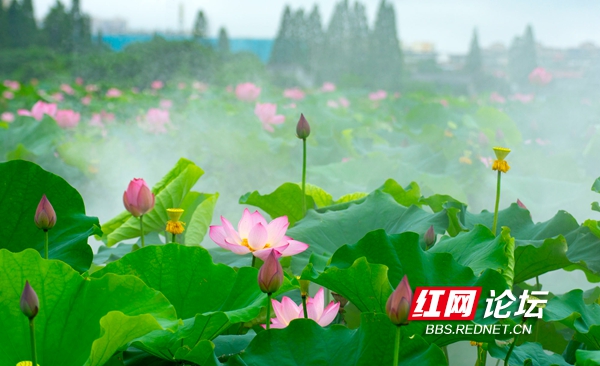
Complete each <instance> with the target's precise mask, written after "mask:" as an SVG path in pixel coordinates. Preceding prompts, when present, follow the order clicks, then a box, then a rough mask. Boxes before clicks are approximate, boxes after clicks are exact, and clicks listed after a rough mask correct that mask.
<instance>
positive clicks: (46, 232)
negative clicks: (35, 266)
mask: <svg viewBox="0 0 600 366" xmlns="http://www.w3.org/2000/svg"><path fill="white" fill-rule="evenodd" d="M44 236H45V237H46V240H45V243H44V253H45V254H46V259H48V230H44Z"/></svg>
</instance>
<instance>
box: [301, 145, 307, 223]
mask: <svg viewBox="0 0 600 366" xmlns="http://www.w3.org/2000/svg"><path fill="white" fill-rule="evenodd" d="M302 214H303V215H302V216H306V139H302Z"/></svg>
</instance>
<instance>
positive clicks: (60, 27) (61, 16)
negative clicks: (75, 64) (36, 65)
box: [43, 0, 74, 52]
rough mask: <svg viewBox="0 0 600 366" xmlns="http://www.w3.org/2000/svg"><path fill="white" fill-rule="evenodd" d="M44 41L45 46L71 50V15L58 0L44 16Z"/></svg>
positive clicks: (65, 50)
mask: <svg viewBox="0 0 600 366" xmlns="http://www.w3.org/2000/svg"><path fill="white" fill-rule="evenodd" d="M43 30H44V36H45V39H44V41H45V42H44V43H45V44H46V46H48V47H50V48H52V49H55V50H59V51H62V52H71V51H72V50H73V34H74V32H73V23H72V17H71V15H70V14H69V13H67V10H66V9H65V6H64V5H63V3H62V2H60V0H57V1H56V4H54V6H53V7H52V8H50V11H49V12H48V14H47V15H46V18H44V27H43Z"/></svg>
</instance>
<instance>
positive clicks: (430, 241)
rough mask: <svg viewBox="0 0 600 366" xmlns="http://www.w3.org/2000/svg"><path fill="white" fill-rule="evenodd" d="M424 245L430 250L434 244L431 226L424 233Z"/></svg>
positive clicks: (433, 232)
mask: <svg viewBox="0 0 600 366" xmlns="http://www.w3.org/2000/svg"><path fill="white" fill-rule="evenodd" d="M424 239H425V245H426V246H427V248H431V247H432V246H433V245H434V244H435V239H436V237H435V230H433V225H431V226H430V227H429V229H427V231H426V232H425V236H424Z"/></svg>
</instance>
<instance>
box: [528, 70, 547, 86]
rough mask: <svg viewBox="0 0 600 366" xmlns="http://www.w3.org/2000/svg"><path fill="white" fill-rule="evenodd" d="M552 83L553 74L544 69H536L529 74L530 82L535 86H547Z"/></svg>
mask: <svg viewBox="0 0 600 366" xmlns="http://www.w3.org/2000/svg"><path fill="white" fill-rule="evenodd" d="M551 81H552V74H550V73H549V72H548V71H546V69H544V68H543V67H536V68H535V69H533V71H532V72H531V74H529V82H530V83H532V84H534V85H546V84H548V83H549V82H551Z"/></svg>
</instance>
